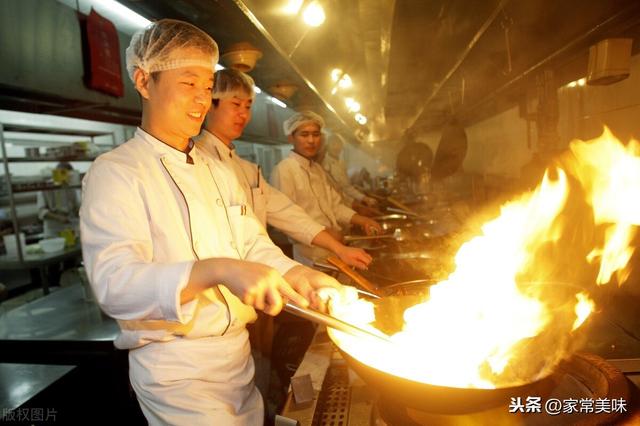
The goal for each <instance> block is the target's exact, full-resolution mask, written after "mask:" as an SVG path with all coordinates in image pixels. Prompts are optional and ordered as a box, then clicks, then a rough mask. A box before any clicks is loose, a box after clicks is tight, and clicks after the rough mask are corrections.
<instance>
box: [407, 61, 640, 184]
mask: <svg viewBox="0 0 640 426" xmlns="http://www.w3.org/2000/svg"><path fill="white" fill-rule="evenodd" d="M558 102H559V114H560V117H559V125H558V132H559V134H560V148H563V147H566V146H567V145H568V144H569V142H570V141H571V140H572V139H575V138H579V139H584V140H587V139H592V138H594V137H597V136H598V135H600V134H601V133H602V128H603V125H607V126H609V127H610V128H611V130H612V131H613V132H614V134H615V135H616V136H617V137H618V138H620V139H621V140H622V141H628V140H629V139H630V138H632V137H635V138H636V139H639V138H640V55H636V56H634V57H632V58H631V75H630V77H629V78H627V79H626V80H623V81H620V82H618V83H615V84H612V85H608V86H576V87H568V86H563V87H561V88H560V89H558ZM466 132H467V137H468V140H469V149H468V152H467V157H466V159H465V161H464V164H463V167H464V171H465V172H467V173H478V174H488V175H495V176H501V177H505V178H518V177H519V176H520V169H521V168H522V166H524V165H525V164H526V163H527V162H528V161H529V160H530V159H531V156H532V154H533V152H534V151H535V146H536V129H535V123H531V126H530V137H529V138H528V137H527V123H526V121H525V120H524V119H523V118H521V117H520V115H519V110H518V108H517V107H514V108H511V109H509V110H507V111H504V112H502V113H500V114H498V115H496V116H494V117H491V118H489V119H487V120H484V121H481V122H479V123H476V124H474V125H472V126H469V127H467V128H466ZM439 139H440V132H434V133H430V134H427V135H421V136H420V137H419V138H418V141H419V142H422V143H425V144H427V145H429V146H430V147H431V148H432V149H433V150H434V152H435V149H436V148H437V146H438V143H439ZM530 145H532V146H533V149H532V147H531V146H530Z"/></svg>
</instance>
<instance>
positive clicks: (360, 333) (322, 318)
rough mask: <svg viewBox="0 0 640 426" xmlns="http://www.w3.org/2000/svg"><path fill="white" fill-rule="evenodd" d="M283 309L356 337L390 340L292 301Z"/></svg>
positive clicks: (387, 341) (388, 341)
mask: <svg viewBox="0 0 640 426" xmlns="http://www.w3.org/2000/svg"><path fill="white" fill-rule="evenodd" d="M284 310H285V311H287V312H289V313H290V314H293V315H295V316H297V317H300V318H304V319H306V320H309V321H312V322H315V323H317V324H321V325H325V326H327V327H330V328H333V329H336V330H338V331H342V332H343V333H348V334H350V335H352V336H356V337H364V338H367V339H371V338H374V339H379V340H382V341H384V342H386V343H390V342H391V340H390V339H389V337H388V336H386V335H384V334H375V333H372V332H370V331H368V330H365V329H363V328H360V327H358V326H356V325H353V324H350V323H348V322H345V321H342V320H340V319H338V318H336V317H333V316H331V315H327V314H323V313H322V312H318V311H314V310H313V309H309V308H303V307H301V306H298V305H294V304H293V303H287V304H285V305H284Z"/></svg>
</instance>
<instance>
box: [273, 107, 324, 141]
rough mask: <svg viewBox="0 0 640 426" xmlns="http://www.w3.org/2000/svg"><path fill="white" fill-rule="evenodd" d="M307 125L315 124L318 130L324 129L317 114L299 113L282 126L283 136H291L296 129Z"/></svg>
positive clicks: (310, 112) (321, 120)
mask: <svg viewBox="0 0 640 426" xmlns="http://www.w3.org/2000/svg"><path fill="white" fill-rule="evenodd" d="M307 123H314V124H317V125H318V127H320V129H322V128H323V127H324V120H323V119H322V117H320V116H319V115H318V114H316V113H315V112H313V111H301V112H297V113H295V114H293V115H292V116H291V117H289V118H287V119H286V120H285V122H284V123H283V124H282V128H283V130H284V135H285V136H289V135H291V134H293V132H295V131H296V129H297V128H298V127H300V126H302V125H303V124H307Z"/></svg>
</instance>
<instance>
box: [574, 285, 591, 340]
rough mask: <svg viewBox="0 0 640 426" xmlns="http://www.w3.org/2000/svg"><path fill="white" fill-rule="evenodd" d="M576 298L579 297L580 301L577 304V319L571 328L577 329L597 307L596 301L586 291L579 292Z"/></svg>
mask: <svg viewBox="0 0 640 426" xmlns="http://www.w3.org/2000/svg"><path fill="white" fill-rule="evenodd" d="M576 299H578V303H577V304H576V317H577V318H576V320H575V322H574V323H573V327H572V328H571V330H572V331H573V330H576V329H577V328H578V327H580V326H581V325H582V323H584V322H585V321H586V319H587V317H588V316H589V315H590V314H591V312H593V309H594V307H595V303H594V302H593V300H591V299H590V298H589V296H587V294H586V293H578V294H577V295H576Z"/></svg>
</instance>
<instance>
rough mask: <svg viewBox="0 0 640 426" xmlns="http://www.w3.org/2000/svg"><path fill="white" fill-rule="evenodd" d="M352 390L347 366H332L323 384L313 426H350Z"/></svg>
mask: <svg viewBox="0 0 640 426" xmlns="http://www.w3.org/2000/svg"><path fill="white" fill-rule="evenodd" d="M350 400H351V388H350V387H349V372H348V370H347V367H346V366H345V365H340V366H331V367H330V368H329V369H328V370H327V374H326V376H325V377H324V381H323V382H322V391H321V392H320V395H319V396H318V403H317V405H316V411H315V413H314V415H313V421H312V422H311V425H312V426H346V425H348V424H349V404H350Z"/></svg>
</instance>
